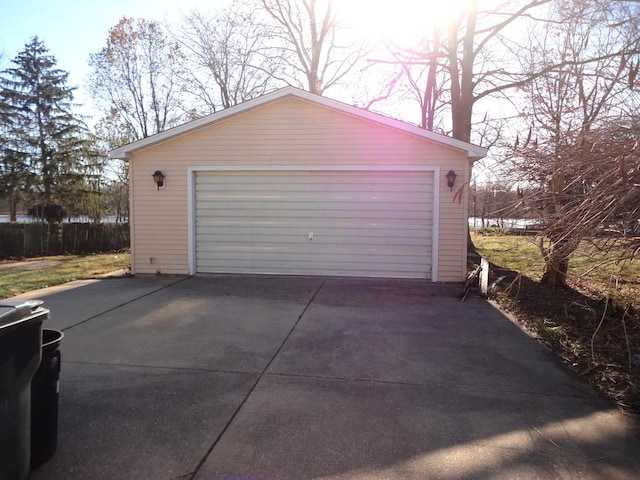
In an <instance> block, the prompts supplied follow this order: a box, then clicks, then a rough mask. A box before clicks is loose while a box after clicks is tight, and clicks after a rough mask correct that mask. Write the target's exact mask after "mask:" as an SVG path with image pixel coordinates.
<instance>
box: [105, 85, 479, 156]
mask: <svg viewBox="0 0 640 480" xmlns="http://www.w3.org/2000/svg"><path fill="white" fill-rule="evenodd" d="M285 97H297V98H300V99H303V100H306V101H308V102H312V103H315V104H317V105H320V106H324V107H327V108H331V109H333V110H337V111H339V112H342V113H346V114H347V115H352V116H354V117H359V118H362V119H365V120H368V121H372V122H376V123H379V124H382V125H385V126H387V127H390V128H394V129H396V130H400V131H403V132H406V133H410V134H412V135H416V136H418V137H422V138H424V139H426V140H430V141H432V142H435V143H438V144H441V145H444V146H447V147H450V148H454V149H456V150H462V151H464V152H466V154H467V158H468V159H469V160H470V161H474V160H479V159H481V158H483V157H485V156H486V155H487V152H488V150H487V149H486V148H482V147H479V146H477V145H472V144H470V143H467V142H462V141H460V140H456V139H454V138H451V137H448V136H446V135H440V134H437V133H433V132H430V131H428V130H425V129H423V128H419V127H417V126H415V125H411V124H409V123H405V122H402V121H400V120H396V119H393V118H390V117H385V116H384V115H380V114H378V113H373V112H369V111H367V110H363V109H361V108H358V107H354V106H352V105H347V104H346V103H342V102H339V101H337V100H332V99H330V98H327V97H322V96H320V95H315V94H313V93H309V92H307V91H305V90H300V89H298V88H295V87H284V88H281V89H279V90H276V91H274V92H271V93H268V94H266V95H262V96H260V97H257V98H254V99H252V100H248V101H246V102H243V103H240V104H238V105H235V106H233V107H229V108H226V109H224V110H221V111H219V112H216V113H212V114H210V115H207V116H205V117H202V118H199V119H198V120H194V121H191V122H188V123H185V124H183V125H180V126H178V127H174V128H171V129H169V130H165V131H163V132H160V133H157V134H155V135H151V136H150V137H147V138H143V139H141V140H138V141H135V142H133V143H129V144H128V145H124V146H122V147H120V148H116V149H115V150H112V151H111V152H109V156H110V157H111V158H120V159H125V160H126V159H129V158H131V155H132V154H133V153H134V152H136V151H137V150H141V149H144V148H148V147H150V146H153V145H156V144H159V143H163V142H166V141H168V140H171V139H173V138H175V137H179V136H182V135H185V134H187V133H190V132H192V131H195V130H199V129H201V128H205V127H208V126H211V125H213V124H215V123H218V122H221V121H223V120H226V119H228V118H232V117H234V116H237V115H240V114H243V113H246V112H248V111H250V110H253V109H255V108H258V107H262V106H264V105H266V104H269V103H272V102H275V101H278V100H281V99H283V98H285Z"/></svg>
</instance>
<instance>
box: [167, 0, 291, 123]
mask: <svg viewBox="0 0 640 480" xmlns="http://www.w3.org/2000/svg"><path fill="white" fill-rule="evenodd" d="M251 13H252V12H251V11H250V9H247V8H245V7H244V4H243V3H241V2H240V1H237V0H236V1H234V2H233V3H232V4H230V5H228V6H226V7H224V8H222V9H220V10H218V11H217V12H216V13H215V14H214V15H210V14H206V13H203V12H199V11H192V12H191V13H189V14H188V15H186V16H185V17H184V19H183V24H182V26H181V27H180V28H179V30H178V31H177V32H176V33H175V35H174V36H175V38H176V39H177V40H178V41H179V42H180V44H181V45H182V47H183V48H184V50H185V51H186V52H188V55H187V57H186V68H185V72H184V74H185V75H186V78H185V81H186V83H187V85H189V88H188V90H189V92H190V93H191V94H193V95H194V96H195V99H196V106H195V109H196V110H197V111H198V110H201V109H202V106H205V108H206V111H205V112H204V113H213V112H215V111H217V110H218V109H219V108H228V107H231V106H233V105H236V104H238V103H240V102H243V101H245V100H249V99H251V98H255V97H258V96H260V95H262V94H264V93H265V92H266V91H267V90H269V88H270V87H271V83H272V77H271V75H270V73H269V72H276V71H279V70H281V67H280V63H281V61H280V59H278V58H268V57H266V56H264V55H263V50H264V48H265V42H266V38H265V31H264V29H262V28H256V24H255V22H254V21H253V20H252V16H251Z"/></svg>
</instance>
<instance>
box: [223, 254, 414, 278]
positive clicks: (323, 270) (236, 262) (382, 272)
mask: <svg viewBox="0 0 640 480" xmlns="http://www.w3.org/2000/svg"><path fill="white" fill-rule="evenodd" d="M216 267H217V268H221V269H223V270H224V273H248V271H249V270H250V271H251V272H250V273H254V274H255V273H258V274H281V275H332V276H354V277H359V276H362V272H363V271H367V272H370V273H369V274H367V275H366V276H376V277H390V278H423V269H422V268H420V266H419V264H417V263H416V262H415V261H408V262H407V263H405V264H398V263H395V262H394V263H381V262H380V263H376V264H374V265H372V264H371V263H370V262H368V261H366V262H356V261H353V260H350V261H327V262H323V263H322V264H321V265H320V264H318V263H313V264H310V265H308V266H306V269H305V271H304V273H301V272H300V268H299V267H298V266H297V265H295V264H294V263H292V262H291V261H290V260H288V259H286V258H282V259H273V260H262V261H260V262H259V263H257V262H255V261H253V260H250V259H246V258H238V259H225V260H223V261H221V263H219V264H218V263H216ZM399 267H400V268H401V269H402V272H403V274H402V275H399V274H398V268H399Z"/></svg>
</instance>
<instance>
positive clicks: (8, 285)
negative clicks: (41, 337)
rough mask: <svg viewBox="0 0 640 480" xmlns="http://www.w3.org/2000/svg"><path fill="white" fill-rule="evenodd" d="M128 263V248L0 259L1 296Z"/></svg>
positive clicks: (124, 267) (89, 276) (84, 276)
mask: <svg viewBox="0 0 640 480" xmlns="http://www.w3.org/2000/svg"><path fill="white" fill-rule="evenodd" d="M130 265H131V257H130V254H129V253H128V252H119V253H104V254H94V255H59V256H52V257H41V258H30V259H27V260H23V261H21V262H0V298H8V297H12V296H14V295H19V294H21V293H24V292H29V291H32V290H37V289H39V288H45V287H52V286H54V285H60V284H62V283H66V282H71V281H73V280H81V279H85V278H91V277H95V276H98V275H103V274H106V273H110V272H113V271H115V270H120V269H128V268H129V267H130Z"/></svg>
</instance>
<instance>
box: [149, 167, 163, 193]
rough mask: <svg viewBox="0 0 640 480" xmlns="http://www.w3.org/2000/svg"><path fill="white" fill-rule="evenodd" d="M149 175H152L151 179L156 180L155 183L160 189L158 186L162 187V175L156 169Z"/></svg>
mask: <svg viewBox="0 0 640 480" xmlns="http://www.w3.org/2000/svg"><path fill="white" fill-rule="evenodd" d="M151 176H152V177H153V181H154V182H156V185H158V190H160V187H164V175H163V174H162V172H161V171H160V170H156V171H155V172H153V175H151Z"/></svg>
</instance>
